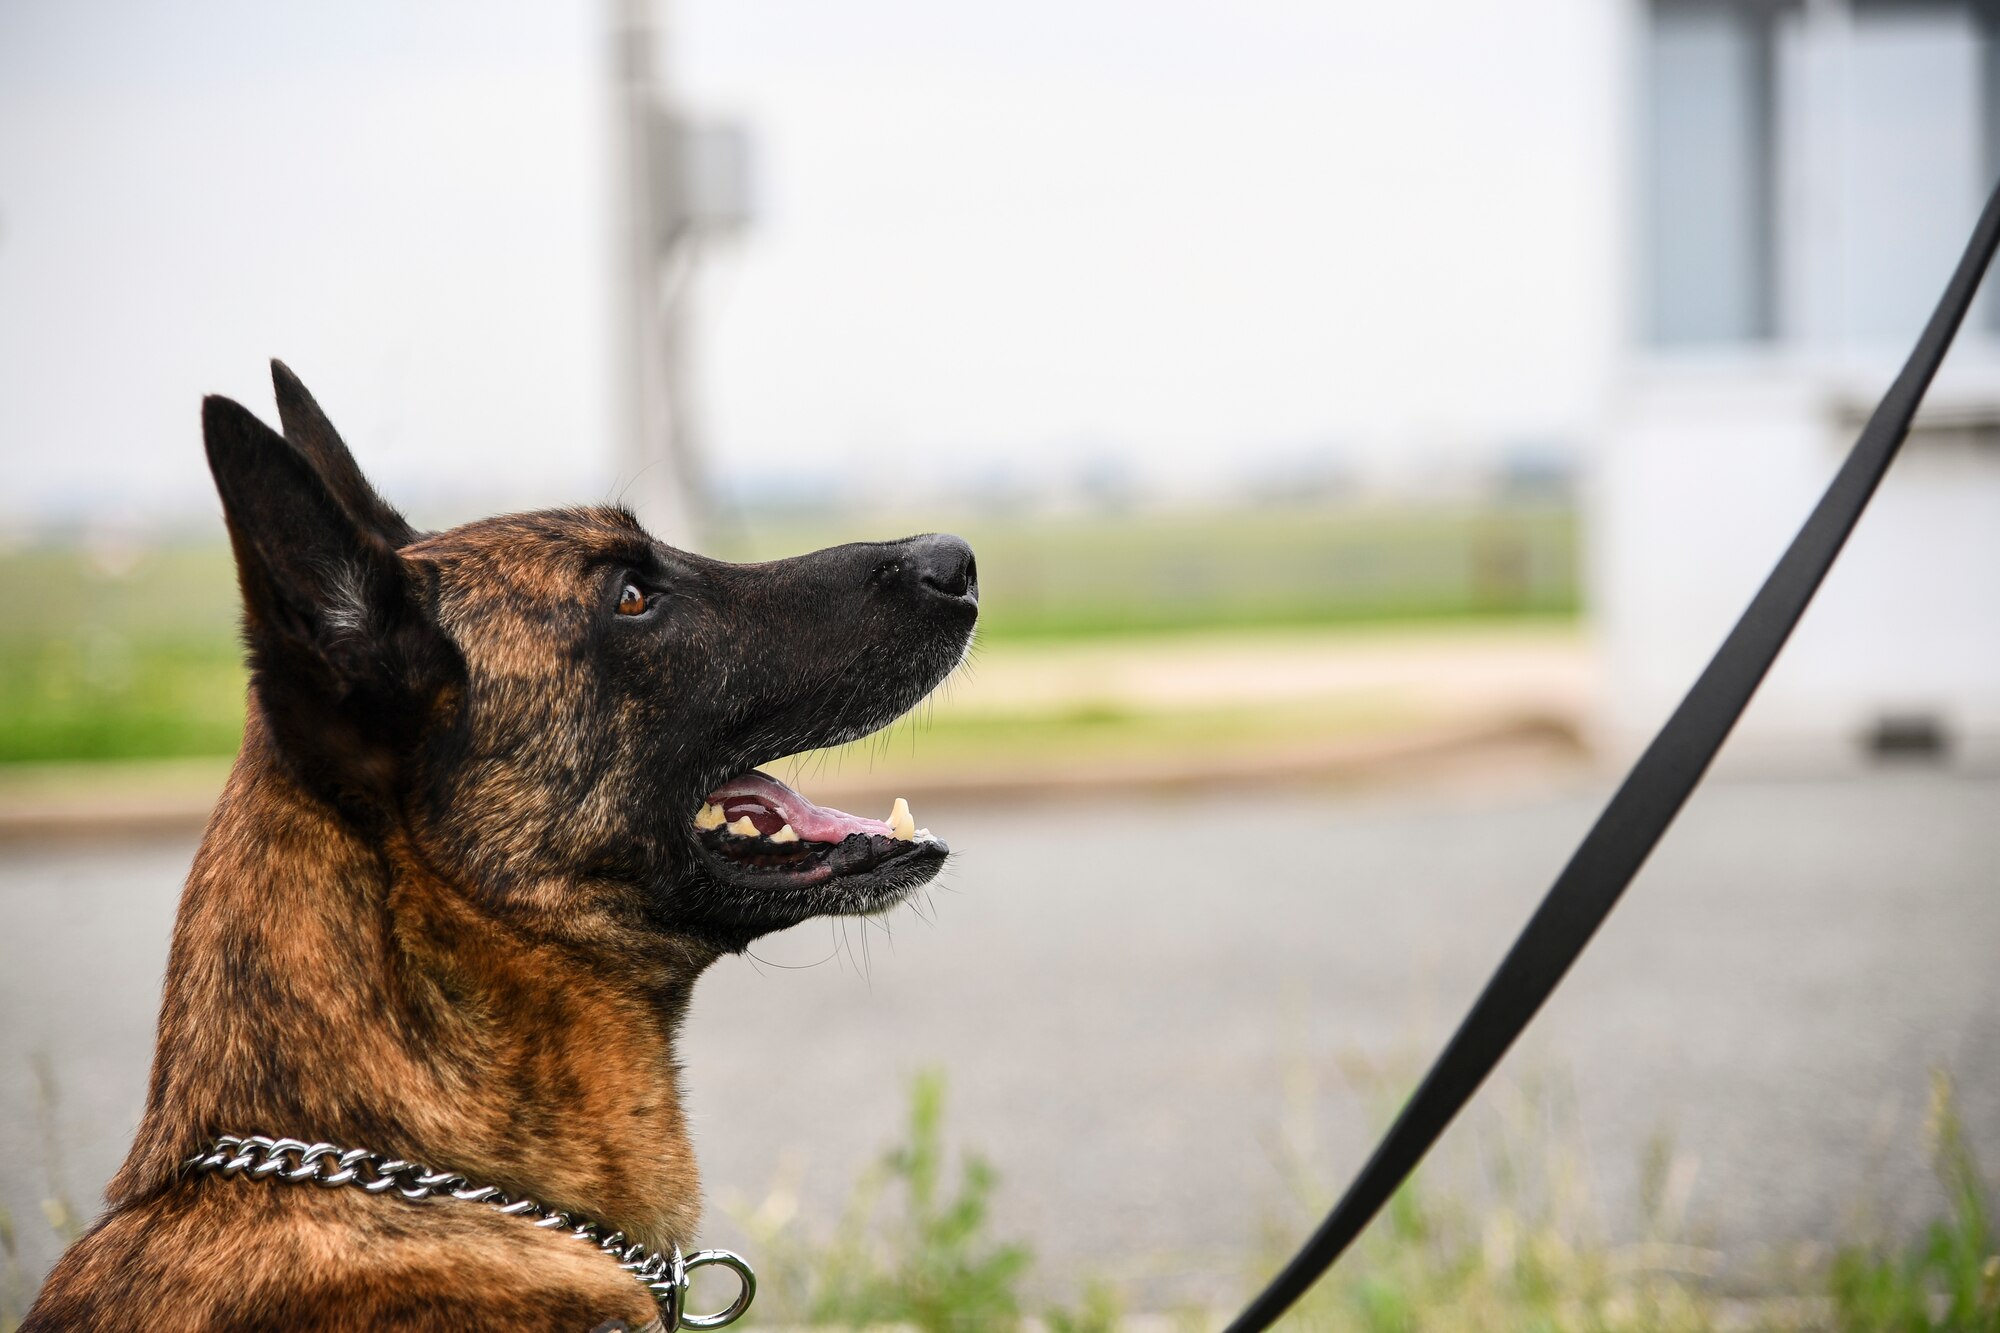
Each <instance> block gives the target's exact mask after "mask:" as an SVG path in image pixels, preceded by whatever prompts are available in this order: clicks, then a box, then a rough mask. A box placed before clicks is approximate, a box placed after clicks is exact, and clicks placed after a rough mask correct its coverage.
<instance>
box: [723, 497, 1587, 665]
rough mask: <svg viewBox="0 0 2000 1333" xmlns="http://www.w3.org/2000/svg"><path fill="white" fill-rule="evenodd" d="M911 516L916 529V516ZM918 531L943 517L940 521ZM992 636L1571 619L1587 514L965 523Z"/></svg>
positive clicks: (779, 546) (1435, 510)
mask: <svg viewBox="0 0 2000 1333" xmlns="http://www.w3.org/2000/svg"><path fill="white" fill-rule="evenodd" d="M896 522H897V521H896V520H894V519H882V518H879V517H870V516H860V517H855V518H845V519H842V520H841V521H839V522H837V523H827V522H813V521H807V522H784V521H780V520H776V519H772V518H769V517H765V518H760V519H755V520H752V521H750V522H748V523H747V524H746V525H745V526H744V527H743V529H742V530H741V531H740V532H739V533H738V534H737V536H736V539H735V541H734V542H732V543H731V546H732V547H733V548H734V552H735V553H736V554H738V555H740V556H742V557H744V558H756V559H768V558H771V557H773V556H779V555H790V554H794V553H796V552H798V551H803V550H811V549H814V548H815V547H819V546H825V545H832V544H834V543H835V542H840V541H856V540H865V539H876V538H880V537H881V536H882V535H883V533H884V528H885V526H888V527H893V526H894V525H895V524H896ZM904 526H912V525H911V524H905V525H904ZM923 526H930V527H937V526H944V525H943V524H941V523H940V522H939V521H938V519H937V518H936V516H931V517H929V518H928V519H927V520H926V521H925V523H924V524H923ZM950 526H951V527H952V528H953V529H954V530H955V531H957V532H958V533H959V534H960V535H961V536H963V537H965V538H966V540H968V541H970V542H971V543H972V546H973V549H974V550H976V551H977V552H978V553H979V572H980V582H981V587H982V592H983V598H982V600H983V606H982V613H981V623H982V627H983V628H982V632H983V633H984V634H985V635H987V636H988V637H989V638H990V639H992V640H993V641H996V642H1004V641H1007V640H1012V639H1075V638H1092V637H1100V636H1103V635H1108V634H1132V633H1150V632H1159V631H1170V630H1188V629H1214V628H1252V627H1255V628H1278V627H1294V626H1311V625H1349V624H1382V623H1392V622H1408V621H1430V620H1458V619H1467V618H1474V619H1491V618H1514V617H1522V616H1538V617H1569V616H1573V615H1574V614H1575V613H1576V610H1577V606H1578V574H1577V541H1576V516H1575V513H1574V511H1573V510H1571V509H1570V508H1568V507H1567V506H1561V505H1511V506H1478V507H1473V506H1463V507H1453V506H1432V507H1426V508H1393V509H1392V508H1382V509H1370V508H1352V509H1339V510H1312V509H1272V510H1268V511H1255V512H1237V513H1212V514H1133V515H1111V516H1104V515H1093V516H1090V517H1070V518H1039V519H1027V518H1014V519H1003V520H994V519H978V518H974V519H968V520H966V521H963V522H953V523H951V524H950Z"/></svg>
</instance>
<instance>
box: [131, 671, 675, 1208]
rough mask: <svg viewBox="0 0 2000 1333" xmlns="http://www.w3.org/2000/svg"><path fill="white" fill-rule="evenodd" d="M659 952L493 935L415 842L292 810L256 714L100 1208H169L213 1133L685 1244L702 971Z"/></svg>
mask: <svg viewBox="0 0 2000 1333" xmlns="http://www.w3.org/2000/svg"><path fill="white" fill-rule="evenodd" d="M607 951H608V952H609V953H610V954H611V955H613V956H611V957H606V956H604V955H605V954H606V953H607ZM660 951H661V942H660V941H659V940H658V939H657V938H654V939H652V940H650V941H646V940H642V939H638V938H634V937H626V938H622V939H621V938H620V936H619V932H618V931H617V930H616V929H615V928H608V927H600V928H599V929H598V930H597V931H596V933H595V934H594V935H589V934H584V935H577V934H572V935H571V936H570V937H569V938H560V937H558V936H556V935H554V934H552V933H550V932H548V931H544V930H538V929H535V928H533V927H532V926H524V925H523V924H522V923H521V922H520V921H517V920H508V919H502V918H501V917H500V916H498V915H496V914H495V913H494V912H492V911H491V910H489V909H488V908H486V907H484V906H482V905H481V903H480V901H479V900H478V898H477V897H476V896H475V895H473V894H470V893H466V892H462V891H460V890H459V889H458V888H455V887H454V886H452V885H450V884H447V883H445V882H443V881H442V880H441V879H440V878H439V877H438V876H437V875H435V874H434V873H432V872H431V871H430V870H429V869H428V868H427V867H425V866H424V865H423V864H422V863H421V861H420V859H419V858H418V857H417V856H416V855H415V854H414V853H413V852H412V850H411V849H410V847H409V846H408V845H407V840H406V839H403V838H401V837H400V836H398V835H394V834H391V835H389V836H388V837H387V838H386V839H370V838H368V837H366V836H364V835H363V834H362V833H361V832H360V831H359V830H358V829H356V828H355V826H354V825H353V824H352V823H350V822H349V821H347V820H346V819H344V818H343V817H342V816H341V815H340V814H339V813H337V812H336V811H335V810H334V809H333V808H332V807H331V806H329V805H328V804H326V803H325V802H323V801H320V800H317V799H315V798H314V797H312V796H311V795H309V794H308V793H307V792H306V791H305V790H303V789H302V788H301V787H300V786H299V785H298V784H297V783H296V782H294V781H293V780H292V779H291V778H290V777H289V776H288V774H287V773H286V771H285V769H284V766H283V765H282V764H281V763H280V762H279V760H278V759H277V756H276V755H275V754H274V753H273V752H272V749H271V745H270V742H269V740H268V739H267V737H266V736H265V734H264V731H263V728H262V726H261V725H260V724H259V722H258V721H257V719H256V718H255V716H254V710H253V717H252V719H251V722H250V726H249V733H248V735H247V736H246V739H245V742H244V747H243V753H242V754H241V756H240V757H239V758H238V760H237V764H236V768H235V770H234V772H233V773H232V774H231V776H230V780H229V784H228V786H227V788H226V789H225V791H224V793H223V797H222V800H221V802H220V803H219V804H218V806H217V808H216V811H215V814H214V816H213V818H212V819H211V821H210V823H209V827H208V832H207V835H206V837H205V838H204V839H203V842H202V846H201V850H200V852H199V853H198V854H197V855H196V857H195V862H194V867H193V869H192V871H191V872H190V874H189V876H188V881H187V887H186V890H185V891H184V893H183V896H182V899H181V907H180V915H179V918H178V920H177V922H176V924H175V928H174V940H173V949H172V953H171V956H170V958H169V960H168V965H167V976H166V985H165V992H164V996H163V999H162V1003H161V1008H160V1025H159V1045H158V1049H157V1052H156V1054H155V1056H154V1062H153V1074H152V1083H151V1087H150V1090H149V1093H148V1097H147V1105H146V1114H145V1117H144V1119H143V1121H142V1122H141V1124H140V1127H139V1132H138V1136H137V1138H136V1140H135V1142H134V1144H133V1147H132V1152H131V1155H130V1157H129V1158H128V1159H127V1160H126V1163H125V1165H124V1167H123V1169H122V1170H121V1171H120V1172H119V1174H118V1175H117V1177H116V1178H115V1179H113V1181H112V1182H111V1185H110V1187H109V1190H108V1194H109V1198H110V1201H111V1202H112V1203H113V1204H114V1205H116V1204H119V1203H122V1202H126V1201H129V1200H134V1199H137V1198H140V1197H142V1196H144V1195H147V1194H149V1193H151V1192H153V1191H155V1190H157V1189H160V1188H163V1187H164V1186H165V1185H167V1184H168V1183H169V1182H170V1181H171V1180H172V1179H173V1177H174V1173H175V1168H176V1166H177V1164H178V1163H180V1162H181V1161H183V1160H185V1159H186V1158H187V1157H188V1156H189V1155H191V1154H192V1153H194V1151H195V1150H196V1149H197V1148H199V1147H200V1146H202V1145H203V1144H204V1143H206V1142H207V1141H209V1140H210V1139H212V1138H213V1137H214V1136H215V1135H216V1134H218V1133H238V1134H268V1135H273V1136H288V1137H293V1138H303V1139H307V1140H316V1139H317V1140H326V1141H328V1142H332V1143H335V1144H338V1145H339V1146H341V1147H365V1148H370V1149H375V1150H378V1151H382V1152H386V1153H390V1154H393V1155H398V1156H403V1157H408V1158H411V1159H413V1160H417V1161H422V1162H425V1163H427V1164H429V1165H432V1166H436V1167H439V1168H442V1169H448V1170H454V1171H458V1172H460V1173H462V1174H463V1175H465V1176H466V1177H468V1178H469V1179H470V1180H472V1181H473V1182H474V1183H476V1184H490V1185H497V1186H500V1187H501V1188H503V1189H507V1190H510V1191H517V1192H520V1193H525V1194H527V1195H530V1196H532V1197H533V1198H535V1199H536V1200H538V1201H539V1202H541V1203H544V1204H548V1205H550V1206H552V1207H556V1208H562V1209H567V1210H573V1211H576V1212H581V1213H584V1214H587V1215H589V1216H591V1217H594V1218H597V1219H600V1220H602V1221H605V1222H608V1223H610V1224H611V1225H613V1226H615V1227H618V1228H620V1229H622V1230H624V1231H625V1232H626V1233H627V1234H629V1235H631V1236H633V1237H635V1238H637V1239H640V1240H642V1241H644V1242H647V1243H649V1244H652V1245H656V1246H662V1247H664V1246H665V1245H669V1244H676V1243H678V1244H682V1245H686V1244H688V1243H690V1242H691V1241H692V1239H693V1234H694V1229H695V1223H696V1220H697V1214H698V1209H699V1189H698V1182H697V1175H696V1169H695V1162H694V1155H693V1151H692V1149H691V1147H690V1145H689V1143H688V1138H687V1131H686V1125H685V1122H684V1120H683V1117H682V1113H681V1105H680V1089H679V1079H678V1069H677V1067H676V1065H675V1063H674V1057H673V1041H674V1035H675V1030H676V1028H677V1027H678V1024H679V1022H680V1019H681V1016H682V1014H683V1013H684V1011H685V1008H686V1004H687V1000H688V997H689V993H690V991H691V989H692V987H693V985H694V981H695V978H696V977H697V976H698V975H699V973H700V971H701V969H702V967H703V966H704V965H705V964H706V962H707V961H709V958H710V957H711V955H707V954H702V953H700V952H699V951H697V950H696V949H694V947H693V946H689V947H688V949H687V950H686V951H685V956H674V957H666V958H661V957H658V956H657V955H658V954H659V953H660ZM669 951H670V952H671V945H669Z"/></svg>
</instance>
